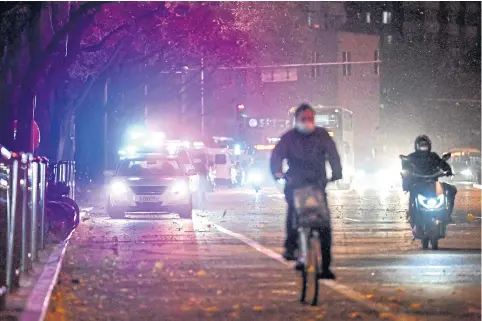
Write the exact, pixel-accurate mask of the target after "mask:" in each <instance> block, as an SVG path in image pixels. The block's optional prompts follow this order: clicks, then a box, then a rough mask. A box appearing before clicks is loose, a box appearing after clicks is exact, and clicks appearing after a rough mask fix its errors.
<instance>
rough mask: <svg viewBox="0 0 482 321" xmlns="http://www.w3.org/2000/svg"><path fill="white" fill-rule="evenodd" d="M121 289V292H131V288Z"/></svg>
mask: <svg viewBox="0 0 482 321" xmlns="http://www.w3.org/2000/svg"><path fill="white" fill-rule="evenodd" d="M120 291H121V292H129V289H127V288H122V289H120Z"/></svg>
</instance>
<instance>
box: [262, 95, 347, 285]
mask: <svg viewBox="0 0 482 321" xmlns="http://www.w3.org/2000/svg"><path fill="white" fill-rule="evenodd" d="M295 120H296V128H295V129H292V130H290V131H288V132H287V133H285V134H284V135H283V136H282V137H281V140H280V141H279V143H278V144H277V145H276V147H275V148H274V150H273V153H272V155H271V163H270V165H271V173H272V174H273V176H274V177H275V178H276V179H280V178H282V177H283V173H282V163H283V160H284V159H286V160H287V161H288V167H289V169H288V172H287V173H286V175H285V176H286V180H287V182H286V186H285V191H284V192H285V198H286V202H287V203H288V213H287V219H286V241H285V252H284V254H283V256H284V258H285V259H286V260H296V256H295V251H296V248H297V241H298V232H297V230H296V226H294V224H293V220H294V218H295V215H296V214H295V206H294V189H296V188H298V187H302V186H305V185H307V184H315V185H318V186H320V187H321V188H322V189H323V190H324V189H325V187H326V184H327V182H328V180H327V177H326V173H325V162H326V160H328V162H329V163H330V166H331V169H332V180H338V179H341V178H342V168H341V163H340V156H339V155H338V152H337V150H336V146H335V142H334V141H333V139H332V138H331V137H330V135H329V134H328V132H327V131H326V130H325V129H324V128H321V127H316V126H315V111H314V110H313V108H312V107H311V106H310V105H308V104H302V105H300V106H299V107H298V109H297V110H296V112H295ZM325 196H326V193H325ZM320 234H321V235H320V237H321V252H322V253H321V255H322V261H323V262H322V265H323V272H322V273H321V275H320V277H321V278H325V279H334V278H335V275H334V274H333V273H332V272H331V271H330V262H331V227H326V228H325V229H324V231H322V233H320Z"/></svg>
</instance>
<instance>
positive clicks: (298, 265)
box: [295, 258, 305, 271]
mask: <svg viewBox="0 0 482 321" xmlns="http://www.w3.org/2000/svg"><path fill="white" fill-rule="evenodd" d="M304 267H305V264H304V263H303V261H302V260H301V259H299V258H298V259H297V260H296V265H295V270H296V271H303V269H304Z"/></svg>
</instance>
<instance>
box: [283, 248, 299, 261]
mask: <svg viewBox="0 0 482 321" xmlns="http://www.w3.org/2000/svg"><path fill="white" fill-rule="evenodd" d="M283 258H284V259H285V260H286V261H296V259H297V257H296V255H295V251H288V250H285V252H284V253H283Z"/></svg>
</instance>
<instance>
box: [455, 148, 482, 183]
mask: <svg viewBox="0 0 482 321" xmlns="http://www.w3.org/2000/svg"><path fill="white" fill-rule="evenodd" d="M449 152H450V153H451V154H452V156H451V157H450V159H449V161H448V163H449V164H450V166H452V171H453V173H454V176H452V177H450V178H448V182H450V183H453V184H481V168H480V166H481V163H480V150H478V149H475V148H455V149H451V150H450V151H449Z"/></svg>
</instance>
